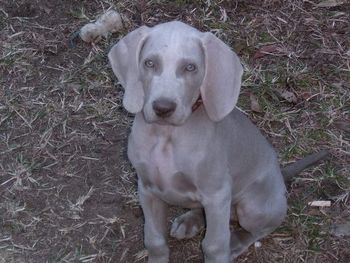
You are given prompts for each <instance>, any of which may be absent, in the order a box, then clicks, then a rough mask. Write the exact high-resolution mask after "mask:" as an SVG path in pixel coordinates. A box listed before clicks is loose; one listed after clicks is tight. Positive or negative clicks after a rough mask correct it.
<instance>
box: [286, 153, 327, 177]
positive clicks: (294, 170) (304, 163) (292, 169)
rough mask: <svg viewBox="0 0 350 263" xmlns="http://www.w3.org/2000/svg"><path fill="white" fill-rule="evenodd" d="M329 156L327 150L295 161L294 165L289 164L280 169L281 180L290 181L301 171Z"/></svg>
mask: <svg viewBox="0 0 350 263" xmlns="http://www.w3.org/2000/svg"><path fill="white" fill-rule="evenodd" d="M328 155H329V151H328V150H322V151H320V152H317V153H313V154H310V155H307V156H305V157H304V158H303V159H301V160H299V161H296V162H295V163H292V164H289V165H287V166H286V167H283V168H282V169H281V171H282V174H283V178H284V180H285V181H290V180H291V179H292V178H293V176H295V175H297V174H299V173H300V172H301V171H302V170H304V169H306V168H308V167H310V166H312V165H314V164H316V163H318V162H319V161H321V160H324V159H325V158H327V157H328Z"/></svg>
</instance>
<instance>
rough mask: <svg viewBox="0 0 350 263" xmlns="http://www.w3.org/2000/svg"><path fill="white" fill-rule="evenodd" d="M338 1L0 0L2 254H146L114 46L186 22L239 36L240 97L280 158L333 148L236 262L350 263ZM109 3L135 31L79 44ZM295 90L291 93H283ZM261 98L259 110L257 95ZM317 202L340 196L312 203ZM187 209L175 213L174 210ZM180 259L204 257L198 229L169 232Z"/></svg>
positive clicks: (347, 97) (135, 257) (348, 97)
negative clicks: (141, 31) (325, 204)
mask: <svg viewBox="0 0 350 263" xmlns="http://www.w3.org/2000/svg"><path fill="white" fill-rule="evenodd" d="M345 2H346V1H343V3H341V2H338V5H336V6H333V7H321V6H320V3H321V4H325V3H326V4H327V3H334V2H331V1H318V0H312V1H302V0H293V1H279V0H265V1H262V0H261V1H250V0H249V1H243V0H240V1H184V0H181V1H180V0H177V1H172V2H170V1H141V0H140V1H127V0H123V1H115V2H114V1H109V0H103V1H100V0H94V1H89V2H86V1H85V2H84V1H78V0H76V1H72V2H71V1H60V2H57V3H56V2H55V1H40V0H36V1H27V0H21V1H5V0H0V28H1V31H0V76H1V78H0V159H1V163H0V196H1V198H0V262H1V263H2V262H145V258H146V253H145V251H144V250H143V244H142V216H141V212H140V208H139V206H138V202H137V195H136V192H135V174H134V172H133V171H132V169H131V167H130V166H129V164H128V162H127V159H126V156H125V145H126V142H125V140H126V138H127V133H128V128H129V127H130V124H131V121H132V116H130V115H128V113H126V112H125V111H124V110H123V109H122V106H121V98H122V90H121V89H120V87H116V80H115V79H114V77H113V74H112V72H111V70H110V68H109V66H108V63H107V59H106V52H107V51H108V49H109V47H110V46H111V45H112V44H113V43H115V42H116V41H117V39H119V38H120V37H122V36H123V35H124V34H126V33H127V32H128V31H130V30H132V29H133V28H135V27H137V26H139V25H141V24H147V25H154V24H157V23H159V22H164V21H169V20H172V19H180V20H182V21H185V22H188V23H190V24H192V25H194V26H196V27H197V28H199V29H201V30H205V31H209V30H210V31H212V32H214V33H215V34H217V35H218V36H219V37H220V38H222V39H223V40H224V41H225V42H226V43H228V44H230V45H231V46H232V47H233V48H234V49H235V50H236V51H237V53H238V54H239V55H240V57H241V58H242V62H243V64H244V67H245V75H244V82H243V88H242V94H241V97H240V101H239V107H240V108H241V109H242V110H243V111H245V112H246V113H247V114H248V115H250V117H251V119H252V120H253V121H254V122H255V123H256V124H257V125H258V126H259V127H260V128H261V129H262V131H263V132H264V133H265V134H266V136H267V137H268V138H269V140H270V141H271V142H272V143H273V145H274V146H275V147H276V148H277V149H278V152H279V153H280V158H281V162H282V163H287V162H290V161H293V160H295V159H297V158H300V157H302V156H303V155H304V154H306V153H309V152H313V151H317V150H319V149H323V148H329V149H330V150H331V152H332V156H333V158H332V159H331V160H329V161H327V162H325V163H323V164H321V165H319V166H318V167H315V168H312V169H310V170H308V171H307V172H304V173H303V174H302V175H300V177H298V178H296V179H295V181H294V182H293V183H292V185H290V186H289V204H290V206H289V213H288V217H287V219H286V220H285V223H284V224H283V225H282V226H281V227H280V228H279V229H278V230H276V231H275V232H274V233H273V234H271V235H270V236H268V237H267V238H265V239H264V240H262V247H260V248H257V247H255V248H254V247H252V248H250V249H249V251H247V252H246V253H245V254H244V255H242V256H241V257H240V258H239V260H238V262H269V263H270V262H344V263H345V262H349V260H350V254H349V249H348V248H349V246H350V240H349V237H337V236H336V235H334V234H333V235H332V232H331V231H330V226H332V225H333V224H335V223H350V212H349V205H350V203H349V202H350V200H349V195H350V183H349V181H350V178H349V174H350V166H349V163H350V143H349V138H350V128H349V127H350V117H349V116H350V115H349V111H350V84H349V83H350V27H349V21H350V15H349V14H350V5H349V4H348V3H345ZM110 7H114V8H116V9H117V10H119V11H120V12H121V13H122V15H123V18H124V22H125V30H124V31H123V32H121V33H120V34H114V35H111V36H110V37H109V38H108V39H105V40H103V41H102V42H100V43H98V44H96V45H92V46H90V45H87V44H84V43H82V42H79V41H76V40H72V41H69V39H70V36H71V34H72V33H73V32H76V30H78V29H79V28H80V27H81V26H82V25H83V24H85V23H87V22H88V21H89V20H92V19H94V17H96V16H97V15H98V14H100V13H102V12H103V11H104V10H107V9H108V8H110ZM286 91H288V92H289V93H288V94H292V96H293V99H292V100H291V101H288V99H286V96H285V94H287V93H286ZM251 94H253V95H255V98H256V101H257V103H258V104H259V106H260V109H261V112H255V111H253V110H252V107H251V105H250V103H251V102H250V97H251V96H252V95H251ZM313 200H331V201H332V205H331V207H329V208H321V209H320V208H312V207H309V206H308V205H307V203H308V202H309V201H313ZM174 213H178V211H175V210H174V211H173V213H172V216H173V214H174ZM169 242H170V246H171V250H172V253H173V254H172V262H201V261H202V258H201V254H200V237H197V238H195V239H192V240H188V241H181V242H179V241H177V240H173V239H170V240H169Z"/></svg>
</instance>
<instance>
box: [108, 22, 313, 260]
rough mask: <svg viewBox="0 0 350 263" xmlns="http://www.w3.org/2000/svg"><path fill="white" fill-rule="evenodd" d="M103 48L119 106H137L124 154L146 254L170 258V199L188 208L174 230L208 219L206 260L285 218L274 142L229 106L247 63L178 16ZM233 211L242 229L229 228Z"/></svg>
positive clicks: (181, 232) (188, 231)
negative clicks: (134, 179)
mask: <svg viewBox="0 0 350 263" xmlns="http://www.w3.org/2000/svg"><path fill="white" fill-rule="evenodd" d="M108 57H109V60H110V63H111V66H112V69H113V72H114V73H115V75H116V76H117V78H118V80H119V81H120V83H121V85H122V86H123V87H124V89H125V94H124V98H123V105H124V107H125V108H126V110H127V111H129V112H131V113H134V114H136V116H135V120H134V123H133V126H132V131H131V134H130V136H129V142H128V157H129V159H130V161H131V163H132V165H133V166H134V167H135V169H136V172H137V174H138V178H139V179H138V193H139V198H140V202H141V206H142V209H143V213H144V217H145V226H144V238H145V246H146V248H147V250H148V262H149V263H165V262H168V261H169V248H168V246H167V241H166V240H167V234H166V228H167V227H166V225H167V224H166V212H167V206H168V204H170V205H178V206H182V207H185V208H189V209H190V210H189V211H188V212H186V213H185V214H183V215H181V216H179V217H177V218H176V219H175V221H174V222H173V224H172V227H171V236H173V237H176V238H179V239H182V238H190V237H193V236H194V235H196V233H198V232H199V230H200V229H201V228H202V227H204V225H206V234H205V237H204V240H203V243H202V248H203V252H204V258H205V263H228V262H231V260H233V259H234V258H236V257H237V256H238V255H239V254H241V253H242V252H243V251H244V250H245V249H246V248H247V247H248V246H249V245H251V244H252V243H254V242H255V241H256V240H258V239H260V238H262V237H264V236H266V235H267V234H269V233H271V232H272V231H273V230H274V229H275V228H276V227H278V226H279V225H280V224H281V222H282V220H283V219H284V217H285V215H286V211H287V202H286V196H285V193H286V187H285V184H284V179H283V176H282V173H281V170H280V167H279V164H278V161H277V158H276V154H275V151H274V150H273V148H272V147H271V146H270V144H269V143H268V142H267V140H266V139H265V138H264V137H263V136H262V134H261V133H260V132H259V130H258V129H257V128H256V127H255V126H254V125H253V124H252V123H251V122H250V121H249V120H248V119H247V118H246V117H245V116H244V114H242V113H241V112H240V111H239V110H237V109H235V105H236V102H237V98H238V94H239V91H240V86H241V77H242V73H243V68H242V66H241V64H240V61H239V58H238V57H237V55H236V54H235V53H234V52H233V51H232V50H231V49H230V48H229V47H228V46H227V45H226V44H224V43H223V42H222V41H221V40H219V39H218V38H217V37H215V36H214V35H213V34H211V33H202V32H200V31H198V30H196V29H195V28H193V27H191V26H188V25H186V24H184V23H181V22H176V21H174V22H169V23H164V24H160V25H157V26H155V27H152V28H150V27H147V26H142V27H140V28H138V29H137V30H135V31H132V32H131V33H129V34H128V35H126V36H125V37H124V38H122V39H121V40H120V41H119V42H118V43H117V44H116V45H114V46H113V47H112V49H111V50H110V52H109V54H108ZM313 158H314V159H315V158H316V157H313ZM317 158H318V157H317ZM311 159H312V158H311ZM314 159H312V160H307V164H302V167H289V171H287V172H288V173H289V175H291V174H293V171H292V170H298V169H299V170H301V169H302V168H304V166H306V165H308V164H310V163H311V162H314V161H315V160H314ZM318 159H319V158H318ZM297 166H298V165H297ZM299 166H300V164H299ZM291 168H293V169H291ZM287 170H288V169H287ZM231 216H233V217H234V218H236V219H237V220H238V222H239V224H240V226H241V229H240V230H237V231H234V232H230V218H231Z"/></svg>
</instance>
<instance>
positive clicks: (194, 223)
mask: <svg viewBox="0 0 350 263" xmlns="http://www.w3.org/2000/svg"><path fill="white" fill-rule="evenodd" d="M203 227H204V218H203V214H202V212H201V211H196V210H191V211H188V212H186V213H185V214H183V215H181V216H178V217H177V218H175V220H174V222H173V224H172V226H171V231H170V235H171V236H172V237H176V238H177V239H184V238H191V237H194V236H195V235H196V234H197V233H198V232H199V231H200V230H201V229H202V228H203Z"/></svg>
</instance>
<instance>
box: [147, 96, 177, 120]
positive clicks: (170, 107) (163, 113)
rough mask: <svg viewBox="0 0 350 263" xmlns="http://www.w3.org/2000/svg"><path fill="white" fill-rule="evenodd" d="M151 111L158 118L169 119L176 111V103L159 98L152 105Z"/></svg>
mask: <svg viewBox="0 0 350 263" xmlns="http://www.w3.org/2000/svg"><path fill="white" fill-rule="evenodd" d="M152 107H153V110H154V112H155V114H156V115H157V116H158V117H162V118H166V117H169V116H170V115H171V114H173V112H174V111H175V109H176V103H175V102H173V101H172V100H169V99H166V98H160V99H157V100H155V101H153V103H152Z"/></svg>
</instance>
